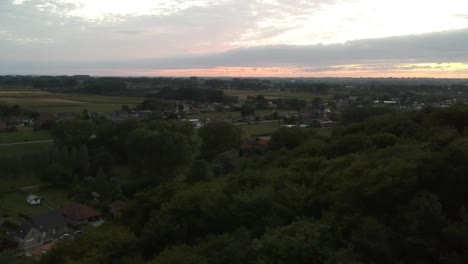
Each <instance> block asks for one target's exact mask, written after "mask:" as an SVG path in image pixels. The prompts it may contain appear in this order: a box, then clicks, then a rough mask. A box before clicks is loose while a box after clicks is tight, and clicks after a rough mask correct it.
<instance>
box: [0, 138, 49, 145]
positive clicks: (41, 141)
mask: <svg viewBox="0 0 468 264" xmlns="http://www.w3.org/2000/svg"><path fill="white" fill-rule="evenodd" d="M46 142H53V140H52V139H47V140H36V141H25V142H16V143H6V144H0V146H13V145H25V144H34V143H46Z"/></svg>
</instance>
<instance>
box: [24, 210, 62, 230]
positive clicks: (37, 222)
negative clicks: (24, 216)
mask: <svg viewBox="0 0 468 264" xmlns="http://www.w3.org/2000/svg"><path fill="white" fill-rule="evenodd" d="M31 222H32V223H33V224H34V226H35V227H36V228H38V229H39V230H44V229H45V230H48V229H55V230H57V231H60V230H63V229H65V228H66V227H67V220H66V219H65V217H64V216H63V214H62V212H61V211H59V210H53V211H49V212H46V213H42V214H37V215H35V216H33V217H32V218H31Z"/></svg>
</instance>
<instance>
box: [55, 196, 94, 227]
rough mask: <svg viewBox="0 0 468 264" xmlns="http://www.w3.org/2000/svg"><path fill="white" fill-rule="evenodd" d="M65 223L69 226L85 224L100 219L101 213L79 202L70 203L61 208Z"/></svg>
mask: <svg viewBox="0 0 468 264" xmlns="http://www.w3.org/2000/svg"><path fill="white" fill-rule="evenodd" d="M62 213H63V215H64V216H65V219H66V220H67V223H68V224H69V225H71V226H80V225H86V224H89V223H93V222H97V221H99V220H101V213H100V212H99V211H97V210H95V209H93V208H91V207H88V206H86V205H83V204H80V203H75V202H73V203H70V204H68V205H67V206H65V207H64V208H63V210H62Z"/></svg>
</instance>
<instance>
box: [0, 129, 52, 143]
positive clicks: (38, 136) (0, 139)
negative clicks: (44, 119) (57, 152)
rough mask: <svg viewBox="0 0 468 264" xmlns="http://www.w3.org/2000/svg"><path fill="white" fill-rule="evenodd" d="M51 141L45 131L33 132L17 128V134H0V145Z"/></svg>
mask: <svg viewBox="0 0 468 264" xmlns="http://www.w3.org/2000/svg"><path fill="white" fill-rule="evenodd" d="M49 139H51V136H50V132H49V131H47V130H38V131H34V129H32V128H31V127H18V131H17V132H0V144H9V143H18V142H28V141H40V140H49Z"/></svg>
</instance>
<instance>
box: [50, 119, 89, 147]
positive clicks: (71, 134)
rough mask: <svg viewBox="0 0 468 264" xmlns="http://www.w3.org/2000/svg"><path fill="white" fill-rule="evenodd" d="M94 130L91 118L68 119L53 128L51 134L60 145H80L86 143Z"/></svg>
mask: <svg viewBox="0 0 468 264" xmlns="http://www.w3.org/2000/svg"><path fill="white" fill-rule="evenodd" d="M93 132H94V124H93V123H92V122H91V121H89V120H81V119H74V120H66V121H63V122H59V123H57V124H55V125H54V127H53V128H52V131H51V134H52V138H53V139H54V141H55V143H56V144H57V145H58V146H60V147H61V146H69V147H71V146H75V147H77V148H78V147H80V146H81V145H82V144H86V143H87V142H88V141H89V138H90V137H91V135H92V134H93Z"/></svg>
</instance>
